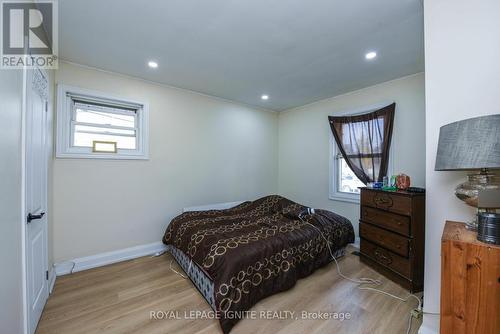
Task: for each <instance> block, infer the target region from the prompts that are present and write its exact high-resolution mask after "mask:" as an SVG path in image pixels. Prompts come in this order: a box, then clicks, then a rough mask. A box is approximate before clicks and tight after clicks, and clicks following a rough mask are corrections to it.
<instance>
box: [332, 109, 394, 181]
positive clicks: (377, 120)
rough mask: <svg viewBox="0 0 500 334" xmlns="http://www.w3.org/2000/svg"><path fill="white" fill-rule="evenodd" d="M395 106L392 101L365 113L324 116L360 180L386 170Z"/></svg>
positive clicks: (378, 177)
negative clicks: (326, 117) (385, 105)
mask: <svg viewBox="0 0 500 334" xmlns="http://www.w3.org/2000/svg"><path fill="white" fill-rule="evenodd" d="M395 109H396V103H393V104H391V105H388V106H387V107H384V108H382V109H379V110H376V111H373V112H370V113H368V114H363V115H355V116H342V117H333V116H328V120H329V121H330V128H331V129H332V132H333V136H334V138H335V141H336V142H337V145H338V147H339V149H340V153H341V154H342V157H343V158H344V159H345V161H346V163H347V165H348V166H349V167H350V168H351V169H352V171H353V172H354V174H356V176H357V177H358V178H359V179H360V180H361V182H363V183H364V184H367V183H368V182H375V181H378V182H380V181H382V178H383V177H384V176H385V175H386V174H387V165H388V164H389V149H390V146H391V136H392V125H393V123H394V111H395Z"/></svg>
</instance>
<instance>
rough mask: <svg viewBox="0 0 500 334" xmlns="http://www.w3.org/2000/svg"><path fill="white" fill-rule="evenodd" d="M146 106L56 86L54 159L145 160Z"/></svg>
mask: <svg viewBox="0 0 500 334" xmlns="http://www.w3.org/2000/svg"><path fill="white" fill-rule="evenodd" d="M147 116H148V115H147V107H146V105H145V104H144V103H137V102H132V101H127V100H123V99H116V98H110V97H109V96H105V95H104V94H101V93H95V92H89V91H84V90H82V89H78V88H71V87H67V86H64V85H60V86H59V89H58V124H57V126H58V128H57V153H56V155H57V157H60V158H106V159H147V152H148V150H147V146H148V143H147V139H148V136H147V129H148V127H147V121H148V117H147Z"/></svg>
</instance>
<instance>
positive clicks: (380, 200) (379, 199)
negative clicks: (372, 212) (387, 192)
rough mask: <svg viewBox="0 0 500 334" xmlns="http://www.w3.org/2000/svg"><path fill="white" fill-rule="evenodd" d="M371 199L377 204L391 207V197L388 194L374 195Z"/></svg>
mask: <svg viewBox="0 0 500 334" xmlns="http://www.w3.org/2000/svg"><path fill="white" fill-rule="evenodd" d="M373 201H374V202H375V204H376V205H377V206H379V205H380V206H385V207H391V206H392V204H393V203H392V199H391V198H390V197H389V196H376V197H375V198H374V199H373Z"/></svg>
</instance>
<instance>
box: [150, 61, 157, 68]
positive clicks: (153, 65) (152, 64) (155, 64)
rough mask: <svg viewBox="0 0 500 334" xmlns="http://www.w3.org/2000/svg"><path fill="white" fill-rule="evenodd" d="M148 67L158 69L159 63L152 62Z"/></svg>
mask: <svg viewBox="0 0 500 334" xmlns="http://www.w3.org/2000/svg"><path fill="white" fill-rule="evenodd" d="M148 66H149V67H151V68H157V67H158V63H157V62H155V61H150V62H148Z"/></svg>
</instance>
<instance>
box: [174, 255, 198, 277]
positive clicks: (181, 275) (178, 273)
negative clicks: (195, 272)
mask: <svg viewBox="0 0 500 334" xmlns="http://www.w3.org/2000/svg"><path fill="white" fill-rule="evenodd" d="M173 262H174V259H172V260H170V270H172V271H173V272H174V273H176V274H177V275H179V276H180V277H182V278H184V279H187V278H188V277H187V276H186V275H184V274H182V273H180V272H178V271H177V270H175V269H174V268H173V267H172V263H173ZM192 264H193V261H192V260H191V261H189V268H188V270H187V271H188V272H189V271H190V270H191V265H192Z"/></svg>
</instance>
